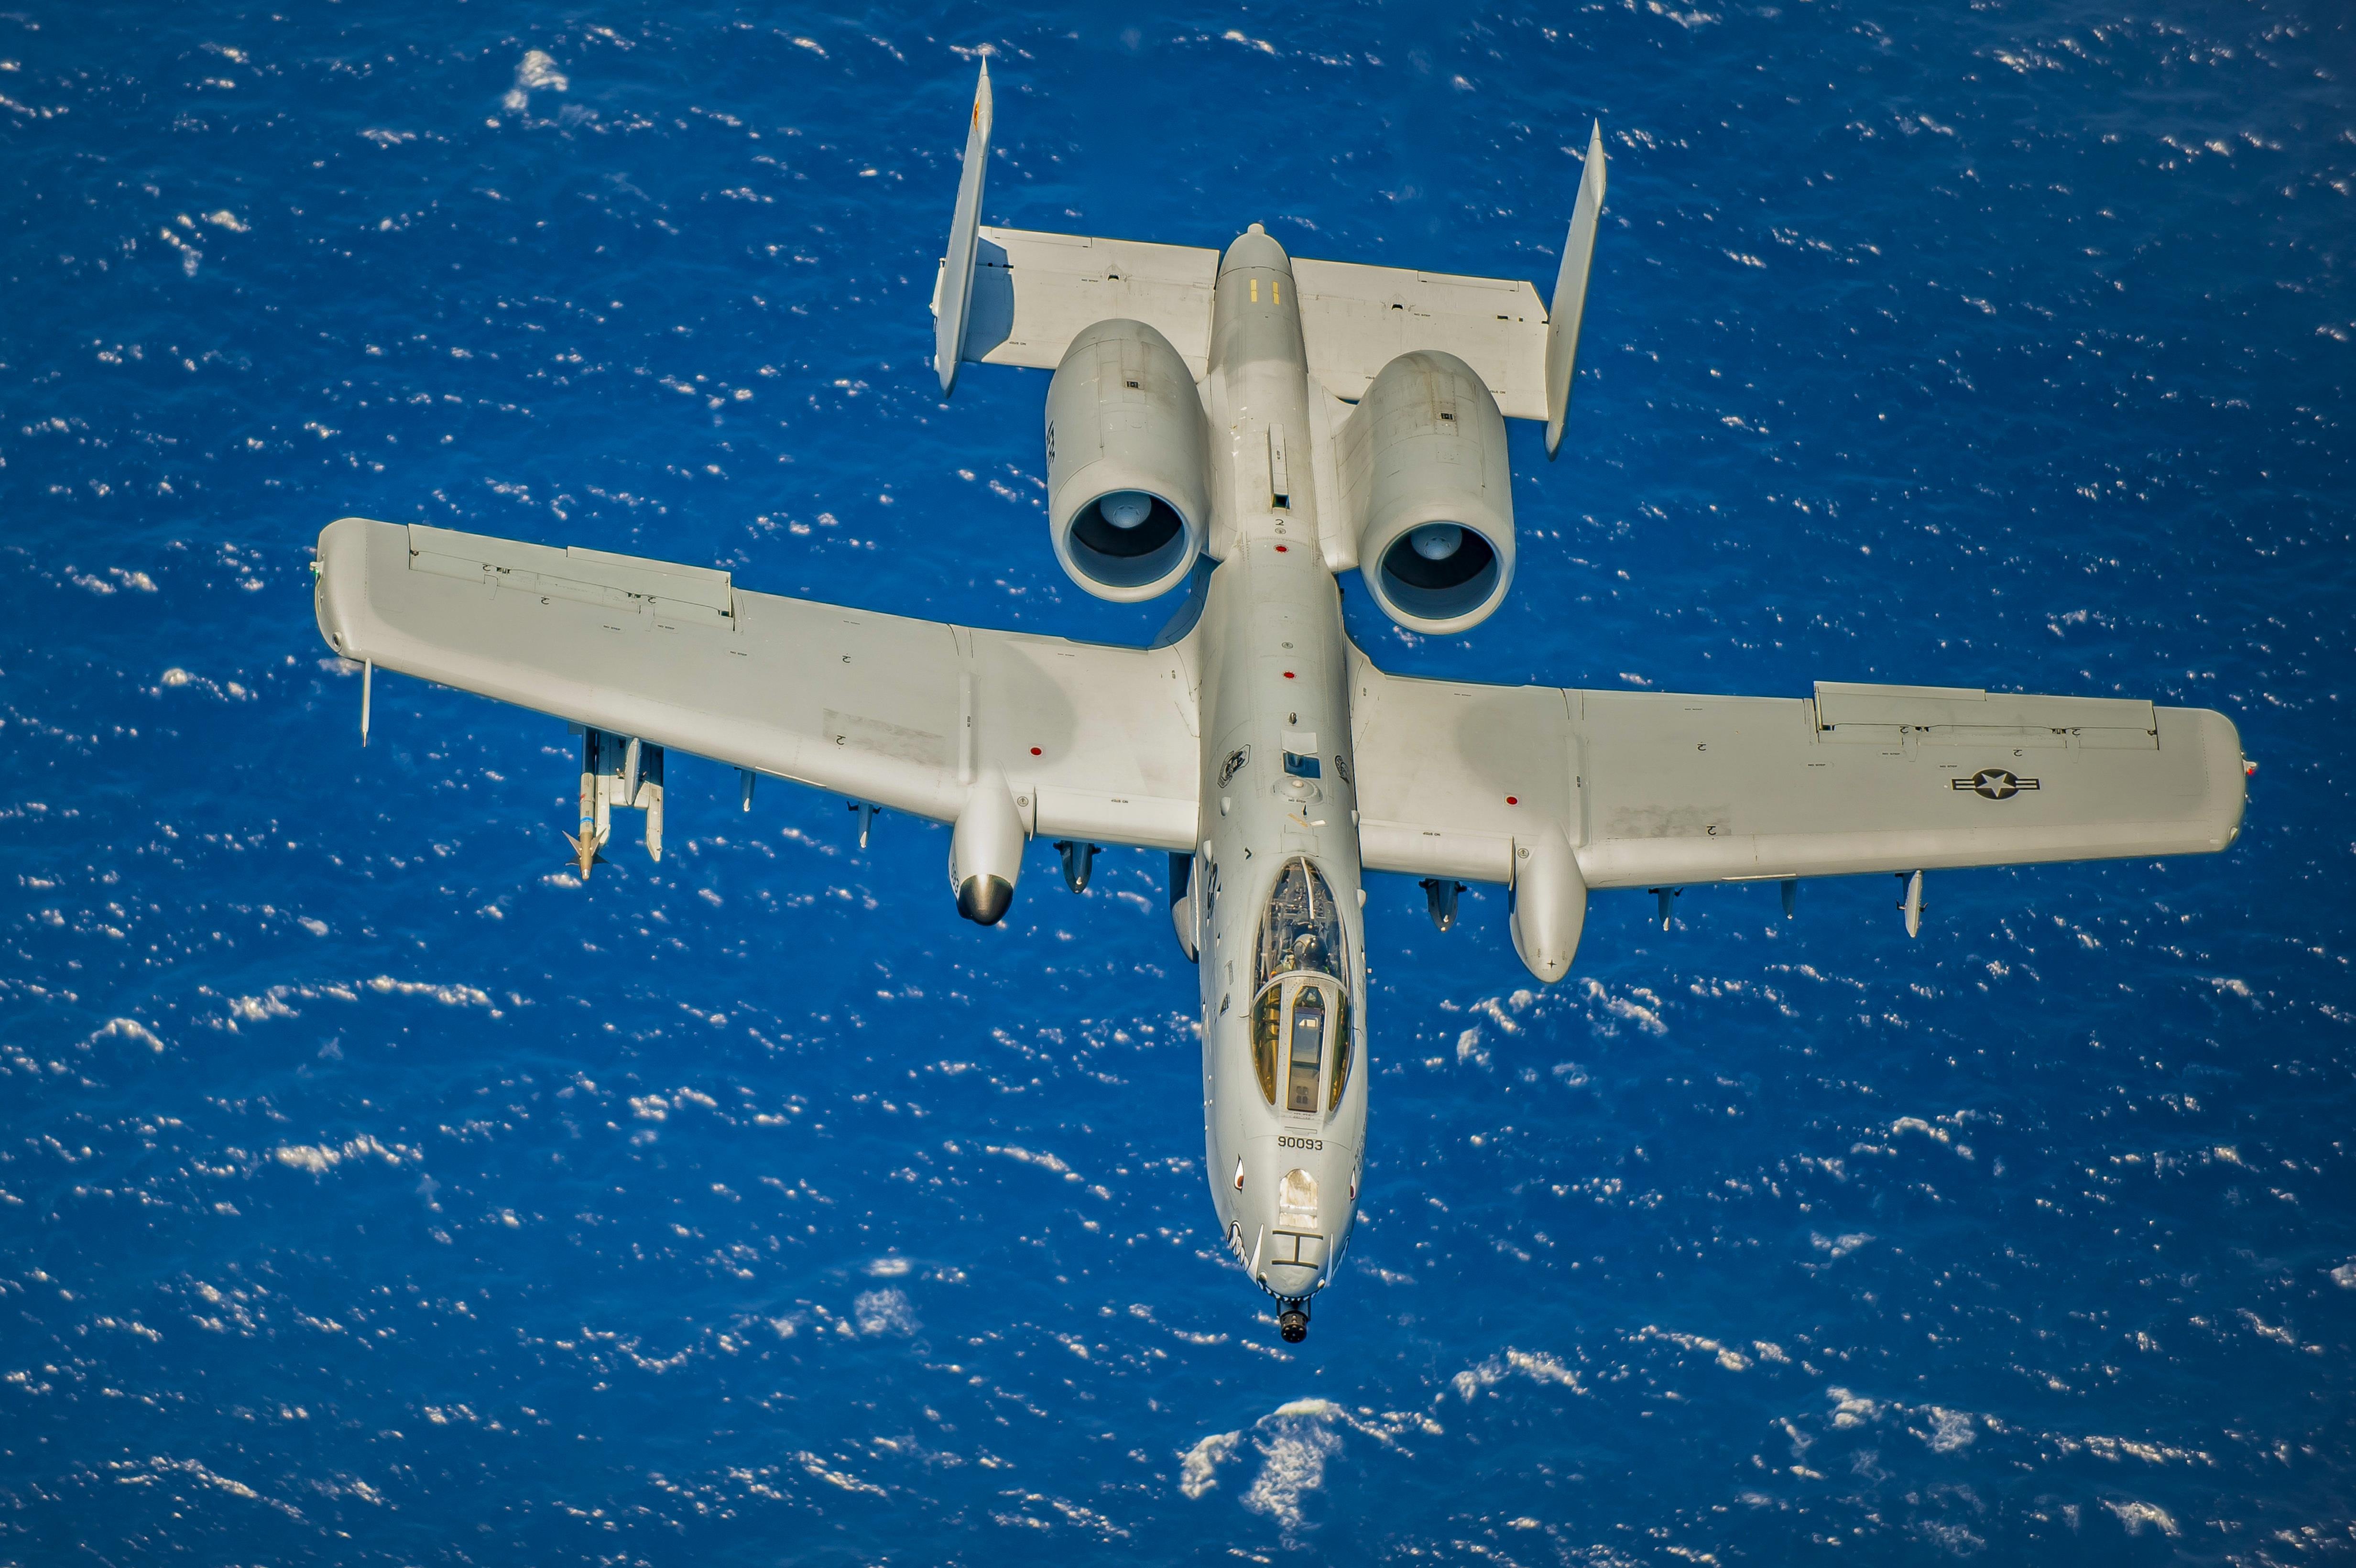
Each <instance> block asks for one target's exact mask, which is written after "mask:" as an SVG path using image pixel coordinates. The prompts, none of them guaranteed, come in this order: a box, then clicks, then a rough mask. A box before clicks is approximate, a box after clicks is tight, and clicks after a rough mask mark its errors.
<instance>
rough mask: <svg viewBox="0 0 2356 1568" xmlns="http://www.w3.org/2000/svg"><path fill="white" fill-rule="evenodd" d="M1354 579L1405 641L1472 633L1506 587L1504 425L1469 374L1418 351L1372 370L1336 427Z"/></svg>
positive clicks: (1509, 563)
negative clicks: (1410, 636) (1354, 544)
mask: <svg viewBox="0 0 2356 1568" xmlns="http://www.w3.org/2000/svg"><path fill="white" fill-rule="evenodd" d="M1341 466H1342V491H1343V501H1344V507H1345V509H1346V511H1347V514H1348V517H1349V520H1350V525H1351V526H1352V527H1353V528H1355V530H1356V532H1357V538H1358V570H1359V571H1360V572H1361V573H1362V574H1364V576H1365V582H1366V587H1367V589H1368V590H1369V591H1370V592H1372V593H1373V594H1374V596H1375V602H1376V603H1378V604H1380V605H1381V606H1382V607H1383V613H1385V614H1387V615H1388V616H1389V617H1390V618H1391V619H1392V620H1394V621H1396V622H1398V624H1400V625H1402V626H1405V627H1406V628H1407V629H1408V631H1410V632H1424V633H1431V634H1446V633H1450V632H1461V631H1463V630H1464V629H1465V628H1467V627H1469V626H1477V625H1479V624H1481V623H1482V622H1483V621H1485V620H1487V619H1488V618H1489V616H1490V615H1491V614H1492V613H1494V611H1495V610H1496V608H1497V606H1498V605H1499V604H1502V603H1505V591H1506V589H1507V588H1509V587H1510V586H1512V584H1513V581H1514V492H1513V471H1512V469H1511V468H1510V466H1509V465H1508V464H1507V463H1506V458H1505V416H1504V415H1503V414H1501V413H1499V412H1498V411H1497V400H1496V399H1495V397H1494V396H1492V395H1491V393H1490V391H1489V387H1488V384H1487V383H1486V382H1484V381H1483V380H1482V379H1481V378H1480V377H1479V376H1477V375H1475V374H1474V373H1473V371H1472V367H1471V366H1469V365H1467V364H1465V363H1464V361H1463V360H1462V359H1459V358H1458V357H1456V356H1454V355H1453V354H1443V353H1441V352H1440V351H1439V350H1437V349H1430V348H1420V349H1417V350H1416V351H1414V352H1413V353H1409V354H1402V355H1400V356H1399V357H1398V358H1396V359H1394V360H1392V361H1391V362H1390V363H1389V364H1387V365H1386V366H1384V367H1383V369H1382V374H1380V375H1378V376H1376V378H1375V379H1374V383H1373V385H1371V386H1369V387H1368V388H1367V389H1366V395H1365V397H1364V398H1363V399H1361V400H1359V402H1358V407H1357V410H1356V411H1355V412H1354V413H1352V414H1351V415H1350V418H1349V421H1348V422H1347V423H1345V424H1344V426H1343V427H1342V459H1341Z"/></svg>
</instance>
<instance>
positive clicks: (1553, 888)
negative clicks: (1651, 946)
mask: <svg viewBox="0 0 2356 1568" xmlns="http://www.w3.org/2000/svg"><path fill="white" fill-rule="evenodd" d="M1508 896H1509V897H1510V899H1511V901H1512V906H1513V913H1512V914H1511V915H1510V916H1509V917H1508V918H1507V924H1508V926H1509V927H1510V928H1511V930H1512V931H1513V933H1514V951H1515V952H1516V953H1518V954H1520V955H1522V962H1523V963H1524V964H1526V965H1529V970H1530V973H1531V974H1533V975H1536V976H1537V977H1538V978H1539V979H1540V980H1543V981H1546V982H1547V983H1548V984H1552V983H1553V982H1554V981H1557V980H1559V979H1561V978H1562V977H1563V976H1565V975H1568V974H1569V973H1570V959H1571V955H1573V954H1575V953H1577V952H1578V951H1579V933H1580V931H1582V930H1583V929H1585V927H1586V925H1587V879H1586V878H1585V877H1584V876H1582V875H1580V869H1579V857H1578V856H1577V855H1576V854H1574V853H1573V852H1572V851H1571V848H1570V845H1569V842H1568V841H1566V840H1565V839H1564V837H1563V836H1562V834H1561V833H1560V832H1559V831H1558V830H1556V829H1554V828H1551V827H1548V828H1545V829H1542V830H1540V832H1539V833H1538V835H1537V837H1535V838H1533V839H1532V840H1530V841H1529V842H1527V843H1524V842H1522V841H1521V840H1518V839H1516V840H1515V844H1514V887H1513V891H1512V893H1511V894H1510V895H1508Z"/></svg>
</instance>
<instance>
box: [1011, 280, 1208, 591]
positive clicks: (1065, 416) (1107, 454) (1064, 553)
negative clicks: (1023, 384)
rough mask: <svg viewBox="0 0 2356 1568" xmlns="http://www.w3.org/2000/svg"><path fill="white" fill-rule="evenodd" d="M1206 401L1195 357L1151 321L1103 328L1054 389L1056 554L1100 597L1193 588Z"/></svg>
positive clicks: (1050, 467) (1051, 519)
mask: <svg viewBox="0 0 2356 1568" xmlns="http://www.w3.org/2000/svg"><path fill="white" fill-rule="evenodd" d="M1209 471H1210V461H1209V455H1208V452H1207V448H1206V446H1205V429H1204V422H1203V400H1202V397H1201V396H1200V394H1198V393H1197V392H1196V391H1195V389H1194V375H1193V374H1192V373H1191V372H1190V371H1188V369H1187V368H1186V361H1185V360H1183V359H1182V358H1180V357H1179V356H1178V351H1177V350H1176V349H1175V348H1173V347H1170V340H1169V339H1168V338H1166V337H1164V336H1162V334H1161V333H1159V332H1157V331H1156V330H1154V329H1153V328H1152V327H1151V326H1148V325H1146V324H1145V323H1143V322H1141V321H1118V320H1116V321H1100V322H1098V323H1097V324H1096V325H1094V326H1090V327H1087V328H1084V329H1083V330H1082V331H1081V332H1080V334H1079V336H1076V337H1075V338H1073V339H1072V346H1071V347H1069V348H1067V349H1066V350H1065V351H1064V361H1063V363H1062V364H1061V365H1059V366H1057V367H1056V368H1055V379H1054V380H1052V381H1050V382H1049V383H1048V384H1047V528H1048V532H1049V536H1050V537H1051V538H1052V539H1053V540H1054V542H1055V559H1056V560H1059V561H1061V562H1062V563H1063V567H1064V570H1065V571H1066V572H1068V573H1070V574H1071V578H1072V581H1075V582H1076V583H1078V584H1079V585H1080V586H1081V587H1083V588H1085V589H1087V591H1088V592H1090V593H1093V594H1095V595H1096V596H1097V597H1098V598H1099V599H1112V600H1117V601H1119V602H1122V603H1135V602H1137V601H1140V600H1145V599H1151V598H1154V597H1155V596H1157V595H1159V594H1162V593H1165V592H1169V591H1170V590H1171V589H1172V588H1174V587H1176V586H1177V585H1178V584H1179V583H1180V582H1181V581H1183V580H1184V578H1185V576H1186V573H1187V571H1189V570H1191V569H1192V568H1193V566H1194V558H1195V557H1196V556H1197V555H1199V554H1200V553H1202V549H1203V540H1204V539H1205V535H1206V533H1207V530H1208V528H1209V524H1210V517H1211V505H1210V490H1209V485H1208V482H1207V475H1208V474H1209Z"/></svg>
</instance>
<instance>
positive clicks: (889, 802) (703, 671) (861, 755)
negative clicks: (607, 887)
mask: <svg viewBox="0 0 2356 1568" xmlns="http://www.w3.org/2000/svg"><path fill="white" fill-rule="evenodd" d="M317 570H318V573H319V580H318V588H317V593H316V603H317V610H318V616H319V630H320V631H321V633H322V634H323V635H326V637H327V642H328V643H329V645H331V646H333V647H334V648H335V650H336V651H337V653H339V654H341V655H343V656H345V657H346V658H348V659H354V660H359V661H364V662H366V663H368V664H369V665H372V666H378V667H383V668H385V669H390V670H398V671H400V672H402V674H405V675H413V676H417V677H421V678H423V679H425V680H430V681H434V682H436V683H438V684H440V685H443V686H451V687H455V688H458V689H460V690H462V691H472V692H476V693H478V694H480V695H482V696H485V697H490V698H496V699H498V700H500V701H502V702H512V703H515V704H517V705H518V706H519V707H524V708H530V709H538V710H540V711H541V712H543V713H552V714H555V715H557V716H559V717H561V718H564V719H569V720H573V722H574V723H576V724H583V725H586V726H589V727H591V728H594V729H597V730H602V731H608V732H610V733H613V734H617V735H626V736H635V737H637V738H639V739H641V740H643V741H648V742H649V743H651V744H654V745H659V746H662V747H665V748H668V749H671V750H676V751H681V752H695V753H697V754H699V755H701V756H707V757H712V758H715V759H717V760H719V761H721V762H723V763H733V764H734V765H735V766H737V767H740V768H746V769H750V770H752V771H754V772H755V773H768V774H771V775H773V776H775V777H777V778H783V779H791V780H793V781H795V782H797V783H799V784H810V785H813V786H815V787H817V788H819V789H823V790H830V791H832V792H834V793H837V794H840V795H848V796H850V797H851V798H853V799H855V800H861V801H868V802H873V803H874V804H875V805H883V806H887V807H890V808H891V809H893V810H896V811H905V812H909V813H912V814H914V815H916V816H926V817H930V818H932V819H934V820H935V821H940V822H948V821H953V820H955V819H956V817H957V816H958V811H959V809H960V808H961V807H962V806H963V805H964V803H965V802H966V800H967V798H968V791H969V787H970V786H971V784H972V783H973V781H974V780H975V778H977V777H978V776H980V774H981V773H984V772H986V771H988V770H992V769H994V770H996V771H997V772H999V773H1002V774H1003V775H1004V777H1005V779H1006V781H1007V784H1008V786H1009V789H1010V791H1011V793H1012V795H1014V797H1015V799H1016V802H1017V805H1018V809H1019V811H1020V814H1021V816H1022V817H1023V830H1024V831H1025V832H1026V833H1028V834H1032V835H1037V834H1047V835H1051V836H1060V837H1076V838H1086V839H1089V840H1092V841H1094V842H1097V843H1100V844H1127V845H1137V846H1141V847H1144V848H1162V849H1175V850H1184V849H1187V848H1191V847H1192V846H1193V844H1194V823H1195V785H1196V782H1197V775H1198V773H1199V769H1200V757H1199V749H1198V747H1197V745H1196V742H1195V739H1194V731H1195V727H1196V723H1197V720H1196V716H1195V712H1196V710H1195V695H1194V693H1195V674H1194V647H1193V644H1192V642H1191V641H1181V642H1180V643H1178V644H1176V645H1172V646H1169V647H1164V648H1154V649H1144V648H1117V647H1106V646H1103V645H1098V644H1092V643H1075V642H1069V641H1066V640H1065V639H1064V638H1061V637H1034V636H1029V635H1022V634H1019V633H1012V632H986V631H978V630H976V629H974V628H972V627H969V626H957V625H951V624H947V623H944V622H939V621H918V620H912V619H909V618H908V617H905V616H901V615H883V614H876V613H871V612H868V611H863V610H851V609H845V608H842V607H841V606H838V605H833V604H818V603H810V602H809V601H807V600H800V599H785V598H779V597H777V596H776V595H774V594H767V593H754V592H747V591H745V590H744V589H740V588H738V587H736V586H735V584H734V580H733V579H732V578H731V577H730V575H729V574H728V573H727V572H724V571H713V570H711V569H709V568H704V567H693V566H680V565H676V564H672V563H669V562H665V561H658V560H644V559H642V558H639V557H636V556H625V555H612V554H608V553H606V552H605V551H603V550H590V549H579V548H577V547H576V548H574V549H554V548H552V547H550V546H546V545H535V544H525V543H522V542H520V541H518V540H514V539H495V538H492V537H490V536H488V535H485V534H468V533H457V532H454V531H452V530H450V529H447V528H427V527H424V526H423V525H419V524H412V525H409V526H406V527H404V526H402V525H400V524H397V523H380V522H370V521H369V520H367V519H366V518H361V517H346V518H344V519H342V520H341V521H339V522H337V523H333V524H331V525H329V526H328V528H327V530H326V531H325V532H323V533H322V534H321V535H320V536H319V560H318V568H317Z"/></svg>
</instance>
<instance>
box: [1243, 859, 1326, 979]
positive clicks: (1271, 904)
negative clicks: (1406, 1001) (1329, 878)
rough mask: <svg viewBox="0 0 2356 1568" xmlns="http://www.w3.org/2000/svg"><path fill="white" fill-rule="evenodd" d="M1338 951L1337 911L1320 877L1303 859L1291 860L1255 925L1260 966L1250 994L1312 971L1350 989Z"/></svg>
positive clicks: (1322, 874) (1253, 977)
mask: <svg viewBox="0 0 2356 1568" xmlns="http://www.w3.org/2000/svg"><path fill="white" fill-rule="evenodd" d="M1347 959H1348V955H1346V954H1345V953H1344V951H1343V937H1342V912H1341V910H1340V909H1339V908H1337V907H1336V906H1335V904H1334V902H1333V890H1332V889H1331V888H1329V887H1327V886H1326V885H1325V874H1324V873H1323V871H1320V870H1319V869H1317V868H1316V867H1315V866H1313V865H1312V864H1311V863H1310V860H1309V858H1308V857H1307V856H1306V855H1295V856H1294V857H1293V858H1292V859H1290V860H1288V861H1286V862H1285V865H1284V869H1283V870H1282V871H1280V872H1279V873H1278V874H1277V879H1276V891H1274V892H1272V893H1270V894H1269V897H1268V912H1267V913H1266V914H1264V915H1262V916H1261V917H1260V923H1259V967H1258V972H1257V973H1256V974H1255V975H1254V976H1252V989H1253V990H1254V991H1258V989H1259V988H1260V987H1263V986H1265V985H1267V984H1268V983H1269V981H1270V980H1273V979H1275V978H1276V977H1277V976H1279V975H1282V974H1286V973H1289V972H1290V971H1292V970H1296V969H1302V970H1313V971H1315V972H1317V973H1319V974H1323V975H1330V976H1333V978H1334V979H1336V980H1339V981H1341V982H1342V983H1343V984H1344V986H1347V985H1348V984H1349V979H1350V970H1349V964H1348V962H1347Z"/></svg>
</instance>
